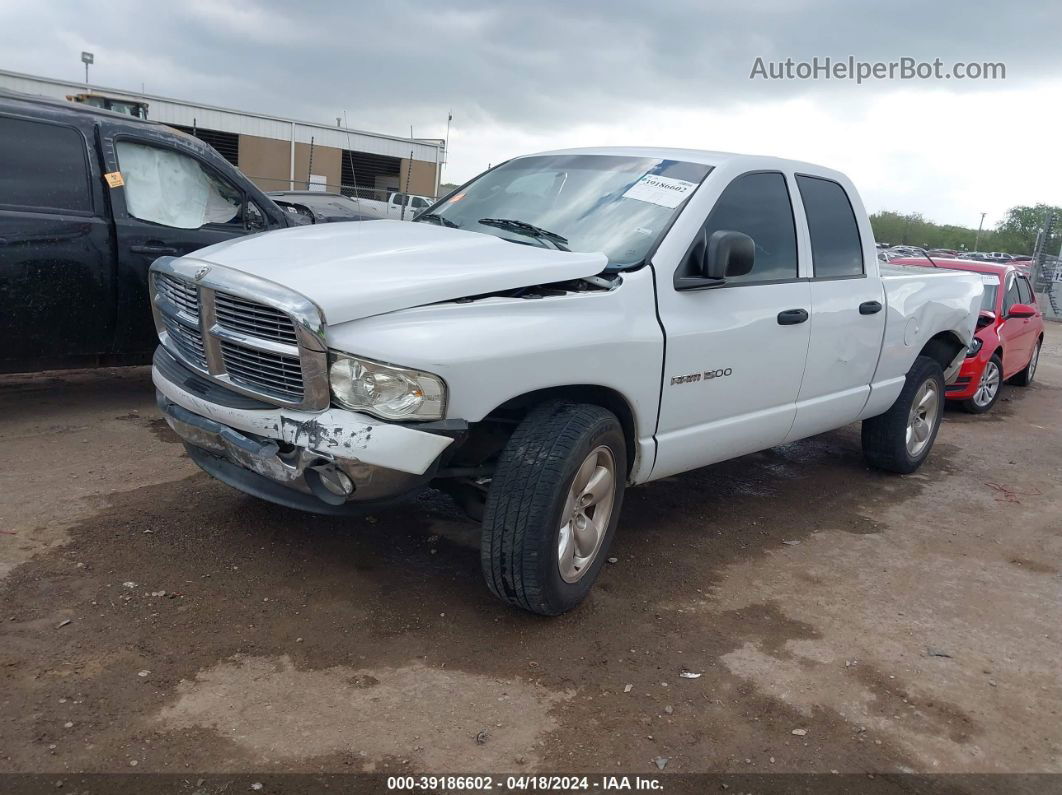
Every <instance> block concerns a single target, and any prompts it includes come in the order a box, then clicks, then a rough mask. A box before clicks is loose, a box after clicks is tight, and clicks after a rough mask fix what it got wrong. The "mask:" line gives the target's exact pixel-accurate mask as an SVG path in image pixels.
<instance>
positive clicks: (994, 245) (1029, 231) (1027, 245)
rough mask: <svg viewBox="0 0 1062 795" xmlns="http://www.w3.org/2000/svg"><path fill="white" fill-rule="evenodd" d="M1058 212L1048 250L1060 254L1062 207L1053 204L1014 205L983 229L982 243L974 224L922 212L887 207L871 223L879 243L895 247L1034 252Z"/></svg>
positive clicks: (872, 218) (1013, 252)
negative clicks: (948, 221) (1041, 233)
mask: <svg viewBox="0 0 1062 795" xmlns="http://www.w3.org/2000/svg"><path fill="white" fill-rule="evenodd" d="M1051 213H1055V214H1056V216H1057V220H1056V221H1055V226H1054V231H1053V232H1052V234H1051V236H1050V237H1049V238H1048V240H1047V245H1046V248H1045V250H1046V251H1047V253H1048V254H1057V253H1058V249H1059V246H1060V245H1062V207H1055V206H1052V205H1049V204H1036V205H1033V206H1019V207H1011V208H1010V209H1009V210H1007V213H1006V215H1004V216H1003V220H1002V221H1000V222H999V223H998V224H996V226H995V227H994V228H992V229H982V230H981V239H980V242H976V241H977V230H976V229H974V228H972V227H966V226H955V225H952V224H937V223H934V222H933V221H930V220H928V219H927V218H925V217H924V216H923V215H921V214H920V213H907V214H903V213H897V212H893V211H891V210H884V211H882V212H879V213H873V214H872V215H871V216H870V223H871V225H872V226H873V228H874V237H875V239H876V240H877V241H878V242H879V243H888V244H889V245H892V246H902V245H907V246H922V247H923V248H953V249H958V250H960V251H962V250H965V251H974V250H975V248H974V246H975V243H976V246H977V249H976V250H979V251H1005V252H1007V253H1009V254H1032V253H1033V249H1034V248H1035V247H1036V235H1037V233H1038V232H1039V231H1040V229H1041V228H1042V227H1043V226H1044V224H1045V223H1046V222H1047V219H1048V217H1049V216H1050V214H1051Z"/></svg>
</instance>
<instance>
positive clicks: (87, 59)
mask: <svg viewBox="0 0 1062 795" xmlns="http://www.w3.org/2000/svg"><path fill="white" fill-rule="evenodd" d="M95 60H96V56H95V55H93V54H92V53H90V52H84V51H82V53H81V63H83V64H85V85H86V86H87V85H88V68H89V64H90V63H94V62H95Z"/></svg>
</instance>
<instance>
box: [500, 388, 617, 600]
mask: <svg viewBox="0 0 1062 795" xmlns="http://www.w3.org/2000/svg"><path fill="white" fill-rule="evenodd" d="M591 456H593V458H591ZM591 462H592V463H591ZM610 465H611V467H612V473H613V475H612V478H611V484H612V485H611V490H610V492H607V493H606V491H605V490H601V489H600V488H599V489H598V490H599V491H601V494H602V496H601V497H600V501H599V502H598V503H596V504H588V505H587V506H586V508H585V509H582V510H581V512H580V511H579V510H578V509H577V508H576V507H575V506H574V505H573V503H572V502H571V500H572V499H574V498H576V497H578V496H579V495H573V494H570V492H571V491H572V490H573V489H574V488H575V486H576V485H577V480H576V479H577V476H579V477H580V478H581V477H582V476H583V475H589V481H590V482H591V483H597V484H599V486H601V484H605V482H606V481H605V478H604V476H603V475H600V470H602V469H605V470H607V469H608V468H609V466H610ZM584 467H585V469H584ZM626 477H627V445H626V441H625V438H624V435H623V428H622V426H621V425H620V422H619V420H618V419H617V418H616V415H614V414H613V413H612V412H610V411H608V410H606V409H603V408H601V407H600V406H593V405H589V404H581V403H569V402H559V401H551V402H549V403H544V404H542V405H539V406H537V407H535V408H534V409H532V410H531V412H530V413H529V414H528V415H527V416H526V417H525V418H524V420H523V421H522V422H521V423H520V424H519V425H518V426H517V428H516V431H515V432H514V433H513V435H512V436H511V437H510V439H509V441H508V443H507V444H506V446H505V448H504V450H503V451H502V454H501V457H500V459H499V461H498V466H497V467H496V469H495V471H494V477H493V479H492V481H491V486H490V491H489V492H488V494H487V504H486V507H485V510H484V514H483V533H482V536H481V540H480V561H481V563H482V568H483V575H484V577H485V578H486V580H487V587H488V588H490V590H491V592H492V593H493V594H494V595H495V596H497V597H498V598H499V599H501V600H502V601H504V602H507V603H509V604H510V605H513V606H515V607H519V608H522V609H523V610H528V611H530V612H532V613H538V614H540V615H546V616H555V615H559V614H561V613H564V612H567V611H568V610H571V609H572V608H573V607H575V606H576V605H578V604H579V603H580V602H582V601H583V599H585V598H586V595H587V594H588V593H589V592H590V588H591V587H592V586H593V584H594V581H595V580H596V579H597V576H598V574H599V573H600V572H601V567H602V566H603V565H604V563H605V559H606V557H607V556H608V549H609V546H610V545H611V544H612V538H613V536H614V535H615V532H616V525H617V523H618V521H619V514H620V508H621V506H622V505H623V492H624V485H625V482H626ZM595 478H600V479H598V480H595ZM584 494H588V492H584ZM602 506H604V507H602ZM606 510H607V513H599V511H606ZM577 514H580V515H581V517H582V518H581V519H580V518H579V516H577ZM562 516H564V517H572V519H571V521H568V522H562ZM577 519H578V521H580V522H583V520H584V519H585V520H586V522H589V523H590V524H587V523H586V522H583V523H582V524H580V530H579V531H576V530H574V529H573V527H574V525H573V524H572V522H574V521H576V520H577ZM595 521H596V522H597V524H593V523H594V522H595ZM587 528H589V529H587ZM591 535H592V536H593V543H590V541H589V540H588V539H590V537H591ZM562 541H564V542H566V543H565V546H564V549H565V550H567V551H568V552H569V553H570V554H569V555H564V556H562V555H561V542H562ZM580 541H581V542H582V543H583V544H584V545H585V548H584V549H580V546H579V543H580ZM580 551H582V552H584V553H588V554H584V555H582V556H580V554H579V553H580ZM580 561H582V563H581V565H580ZM562 566H566V569H565V571H566V574H567V579H566V578H565V574H562ZM572 578H574V580H573V579H572Z"/></svg>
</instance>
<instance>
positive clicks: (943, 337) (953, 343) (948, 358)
mask: <svg viewBox="0 0 1062 795" xmlns="http://www.w3.org/2000/svg"><path fill="white" fill-rule="evenodd" d="M965 349H966V345H965V343H963V341H962V340H961V339H960V338H959V335H958V334H956V333H955V332H954V331H941V332H939V333H937V334H934V335H933V336H932V337H930V338H929V340H927V341H926V344H925V345H923V346H922V350H920V351H919V352H918V355H919V356H928V357H929V358H930V359H932V360H933V361H935V362H936V363H937V364H939V365H940V369H941V370H943V371H944V372H945V373H946V372H947V371H948V367H950V366H951V364H952V362H954V361H955V357H956V356H958V355H959V353H960V352H961V351H963V350H965Z"/></svg>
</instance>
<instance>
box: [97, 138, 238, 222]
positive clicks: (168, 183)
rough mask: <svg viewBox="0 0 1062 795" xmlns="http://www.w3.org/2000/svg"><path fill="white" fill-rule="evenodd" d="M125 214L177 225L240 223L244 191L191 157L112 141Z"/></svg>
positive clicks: (147, 145) (151, 147) (132, 143)
mask: <svg viewBox="0 0 1062 795" xmlns="http://www.w3.org/2000/svg"><path fill="white" fill-rule="evenodd" d="M115 151H116V152H117V155H118V167H119V168H120V169H121V172H122V179H123V180H124V181H125V203H126V209H127V210H128V212H129V214H130V215H131V216H133V217H134V218H138V219H140V220H141V221H149V222H151V223H154V224H160V225H162V226H169V227H174V228H177V229H199V228H201V227H204V226H208V225H209V226H213V225H222V226H238V227H242V226H243V218H242V214H241V209H242V207H243V194H242V193H241V191H240V190H238V189H237V188H236V187H234V186H233V185H231V184H229V183H228V182H226V181H225V180H223V179H221V178H220V177H218V176H216V175H215V174H214V173H213V172H211V171H208V170H207V169H206V167H204V166H203V165H202V164H200V162H199V161H198V160H196V159H195V158H194V157H190V156H188V155H185V154H182V153H180V152H177V151H175V150H173V149H166V148H163V147H159V146H151V145H149V144H143V143H138V142H133V141H118V143H117V145H116V146H115Z"/></svg>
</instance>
